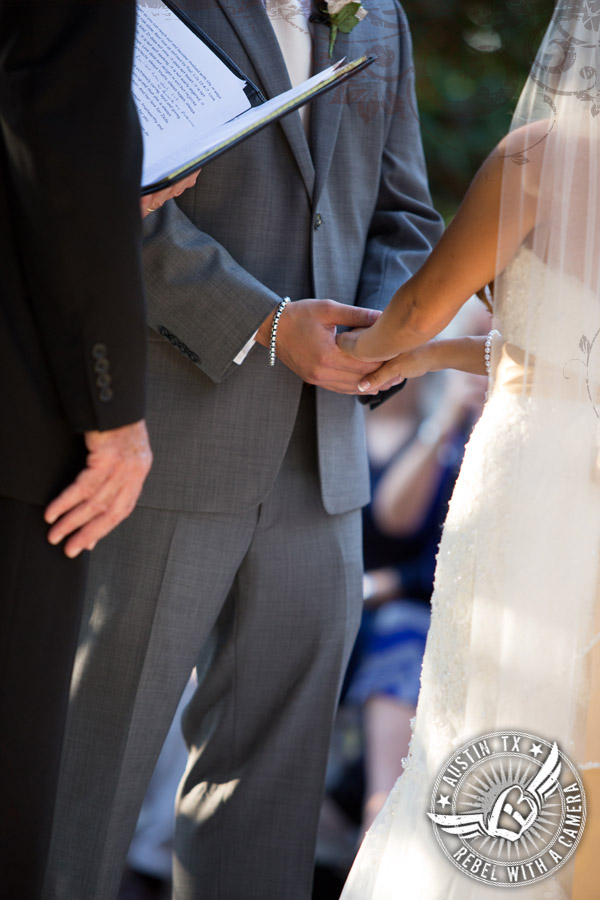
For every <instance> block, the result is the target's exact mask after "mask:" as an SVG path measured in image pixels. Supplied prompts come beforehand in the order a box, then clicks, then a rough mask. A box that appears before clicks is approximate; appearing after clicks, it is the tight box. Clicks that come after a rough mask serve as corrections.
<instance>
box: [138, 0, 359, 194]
mask: <svg viewBox="0 0 600 900" xmlns="http://www.w3.org/2000/svg"><path fill="white" fill-rule="evenodd" d="M162 2H163V3H164V4H165V6H167V7H168V8H169V9H170V10H172V12H174V13H175V15H176V16H178V17H179V18H180V19H181V20H182V22H184V23H185V24H186V25H187V26H188V28H190V29H191V30H192V31H193V32H194V34H196V35H197V36H198V37H199V38H200V39H201V40H202V41H204V43H205V44H206V45H207V46H208V47H210V49H211V50H212V51H213V52H214V53H215V55H216V56H218V57H219V59H221V60H222V62H224V63H225V65H226V66H228V68H229V69H231V71H232V72H234V73H235V74H236V75H237V76H238V77H239V78H242V79H243V80H244V81H245V82H246V84H247V85H248V87H249V91H247V95H248V99H249V100H250V104H251V106H253V107H255V106H260V105H261V104H263V103H265V102H266V98H265V97H264V96H263V94H262V93H261V92H260V91H259V89H258V88H257V87H256V85H254V84H252V82H251V81H250V80H249V79H248V78H247V77H246V75H245V74H244V72H243V71H242V70H241V69H240V68H239V66H236V64H235V63H234V62H233V61H232V60H231V59H230V58H229V57H228V56H227V54H226V53H225V52H224V51H223V50H222V49H221V48H220V47H219V46H218V44H215V42H214V41H213V40H211V38H210V37H209V36H208V35H207V34H205V32H204V31H202V29H201V28H199V27H198V26H197V25H196V24H195V23H194V22H192V21H191V20H190V19H189V18H188V17H187V16H186V15H185V14H184V13H182V12H181V10H179V9H178V8H177V7H176V6H175V4H174V3H172V2H171V0H162ZM375 59H376V57H375V56H362V57H359V58H358V59H356V60H354V61H353V62H351V63H347V64H346V65H341V66H339V68H338V69H337V70H336V71H334V72H333V73H332V75H331V77H330V78H328V79H327V80H326V81H324V82H323V83H322V84H321V85H319V87H318V88H317V89H316V90H315V89H311V90H309V91H306V92H305V93H304V94H301V95H300V96H299V97H297V98H296V99H295V100H294V101H292V102H290V103H289V104H288V105H287V106H285V107H284V108H283V109H279V110H277V111H276V112H273V113H271V114H269V115H268V116H266V118H265V119H261V120H260V121H259V122H256V123H255V124H254V125H252V126H250V127H249V128H248V129H247V130H246V131H242V132H241V133H240V134H239V135H238V137H236V138H234V139H233V140H227V141H223V142H222V143H221V144H218V145H217V146H216V147H213V149H212V150H209V151H207V152H206V153H204V154H202V155H201V156H197V157H195V158H194V159H192V160H190V162H189V163H188V164H187V165H185V166H183V167H182V168H180V169H177V170H175V171H174V172H171V173H170V174H169V175H166V176H165V177H164V178H162V179H160V181H154V182H152V184H148V185H144V186H143V187H142V189H141V195H142V196H144V195H145V194H154V193H156V192H157V191H162V190H164V189H165V188H169V187H172V185H173V184H175V183H176V182H177V181H181V179H182V178H187V176H188V175H191V174H192V173H193V172H196V171H197V170H198V169H200V168H202V167H203V166H205V165H206V164H207V163H209V162H211V161H212V160H213V159H216V158H217V157H218V156H221V154H223V153H225V151H226V150H229V148H230V147H235V146H237V144H241V143H242V141H245V140H246V139H247V138H249V137H252V135H253V134H257V133H258V132H259V131H262V129H263V128H266V127H267V125H270V124H271V123H272V122H276V121H277V120H278V119H281V118H283V116H287V115H288V114H289V113H291V112H294V110H296V109H298V107H300V106H303V105H304V103H306V102H307V101H308V100H309V99H310V100H312V99H313V98H314V97H318V96H319V95H320V94H324V93H325V92H326V91H328V90H331V88H334V87H336V86H337V85H338V84H342V82H344V81H346V80H347V79H348V78H351V77H352V76H353V75H354V74H355V72H360V71H361V70H362V69H365V68H366V67H367V66H370V65H371V64H372V63H373V62H375ZM242 115H243V114H242Z"/></svg>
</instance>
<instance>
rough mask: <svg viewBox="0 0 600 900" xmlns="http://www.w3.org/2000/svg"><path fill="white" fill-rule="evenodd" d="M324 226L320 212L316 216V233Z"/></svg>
mask: <svg viewBox="0 0 600 900" xmlns="http://www.w3.org/2000/svg"><path fill="white" fill-rule="evenodd" d="M322 224H323V216H322V215H321V213H320V212H318V213H317V214H316V216H315V231H316V230H317V228H320V227H321V225H322Z"/></svg>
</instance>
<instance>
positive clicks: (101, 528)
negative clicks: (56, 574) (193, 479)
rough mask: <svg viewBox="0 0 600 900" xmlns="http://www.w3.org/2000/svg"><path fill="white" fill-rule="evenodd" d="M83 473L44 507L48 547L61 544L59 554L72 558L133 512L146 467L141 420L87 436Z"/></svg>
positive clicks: (145, 438) (148, 455) (149, 454)
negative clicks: (86, 451)
mask: <svg viewBox="0 0 600 900" xmlns="http://www.w3.org/2000/svg"><path fill="white" fill-rule="evenodd" d="M84 437H85V443H86V447H87V449H88V456H87V460H86V467H85V469H83V471H81V472H80V473H79V475H78V476H77V478H76V479H75V481H74V482H73V483H72V484H71V485H70V486H69V487H67V488H66V489H65V490H64V491H63V492H62V493H61V494H60V495H59V496H58V497H56V499H55V500H53V501H52V503H50V505H49V506H48V507H47V509H46V511H45V513H44V518H45V520H46V522H48V524H49V525H52V528H51V529H50V531H49V532H48V541H49V542H50V543H51V544H60V542H61V541H62V540H64V538H68V540H67V542H66V544H65V548H64V551H65V554H66V555H67V556H69V557H71V558H72V557H74V556H78V554H79V553H81V551H82V550H93V549H94V547H95V546H96V544H97V543H98V541H99V540H100V539H101V538H103V537H105V536H106V535H107V534H108V533H109V532H110V531H112V530H113V528H116V526H117V525H118V524H119V523H120V522H122V521H123V519H126V518H127V516H128V515H129V514H130V513H131V512H132V511H133V508H134V506H135V504H136V502H137V499H138V497H139V495H140V492H141V490H142V485H143V484H144V480H145V478H146V475H147V474H148V472H149V471H150V466H151V465H152V451H151V450H150V444H149V442H148V432H147V430H146V423H145V422H144V421H143V420H141V421H140V422H134V423H133V424H132V425H125V426H123V427H122V428H113V429H111V430H109V431H87V432H86V433H85V435H84Z"/></svg>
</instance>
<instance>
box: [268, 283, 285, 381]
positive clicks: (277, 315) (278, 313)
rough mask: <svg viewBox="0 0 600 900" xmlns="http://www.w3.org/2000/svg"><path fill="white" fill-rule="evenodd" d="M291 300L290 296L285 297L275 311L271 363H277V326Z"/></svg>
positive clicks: (272, 327)
mask: <svg viewBox="0 0 600 900" xmlns="http://www.w3.org/2000/svg"><path fill="white" fill-rule="evenodd" d="M289 302H290V298H289V297H284V298H283V300H282V301H281V303H280V304H279V306H278V307H277V309H276V311H275V315H274V317H273V324H272V325H271V340H270V341H269V365H270V366H274V365H275V358H276V357H275V346H276V344H277V326H278V325H279V320H280V318H281V313H282V312H283V311H284V309H285V308H286V306H287V305H288V303H289Z"/></svg>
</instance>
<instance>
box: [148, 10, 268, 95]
mask: <svg viewBox="0 0 600 900" xmlns="http://www.w3.org/2000/svg"><path fill="white" fill-rule="evenodd" d="M161 3H164V5H165V6H166V7H167V8H168V9H170V10H171V12H172V13H175V15H176V16H177V18H178V19H181V21H182V22H183V24H184V25H187V27H188V28H189V29H190V31H192V32H193V33H194V34H195V35H196V37H199V38H200V40H201V41H203V43H205V44H206V46H207V47H208V48H209V49H210V50H212V52H213V53H214V54H215V56H217V57H218V58H219V59H220V60H221V62H222V63H224V64H225V65H226V66H227V68H228V69H229V70H230V71H231V72H233V74H234V75H237V76H238V78H241V79H242V81H245V82H246V87H245V88H244V93H245V94H246V96H247V97H248V100H249V101H250V105H251V106H260V104H261V103H265V101H266V99H267V98H266V97H265V96H264V94H263V93H262V92H261V91H260V90H259V88H257V86H256V85H255V84H254V83H253V82H252V81H250V79H249V78H248V76H247V75H246V73H245V72H243V71H242V70H241V69H240V67H239V66H238V65H236V63H234V61H233V60H232V59H231V57H230V56H228V55H227V54H226V53H225V51H224V50H223V48H222V47H219V45H218V44H216V43H215V42H214V41H213V39H212V38H211V37H210V36H209V35H208V34H207V33H206V32H205V31H203V30H202V29H201V28H200V26H199V25H196V23H195V22H193V21H192V19H190V17H189V16H187V15H186V14H185V13H184V12H183V10H182V9H180V8H179V7H178V6H176V5H175V4H174V3H173V2H172V0H161Z"/></svg>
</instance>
